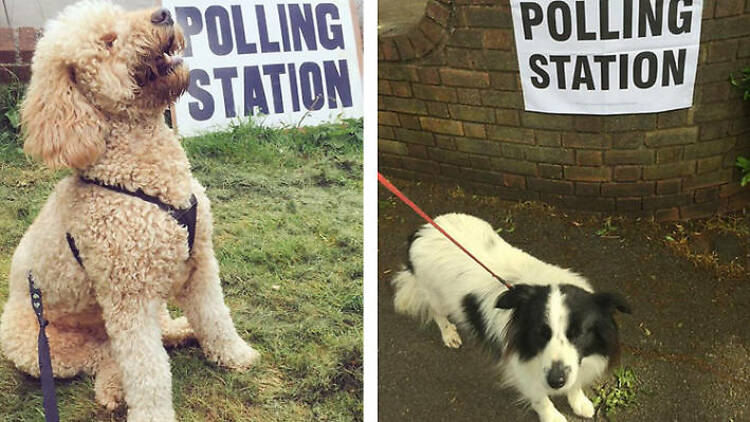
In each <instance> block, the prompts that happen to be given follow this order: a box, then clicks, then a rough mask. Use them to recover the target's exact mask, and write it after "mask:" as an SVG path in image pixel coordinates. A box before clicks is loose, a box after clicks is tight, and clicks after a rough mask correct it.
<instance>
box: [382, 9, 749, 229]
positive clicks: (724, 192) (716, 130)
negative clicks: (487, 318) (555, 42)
mask: <svg viewBox="0 0 750 422" xmlns="http://www.w3.org/2000/svg"><path fill="white" fill-rule="evenodd" d="M704 3H705V4H704V15H703V29H702V35H701V45H700V57H699V63H698V75H697V81H696V87H695V98H694V106H693V107H692V108H690V109H683V110H675V111H670V112H664V113H652V114H638V115H619V116H585V115H553V114H541V113H534V112H527V111H524V110H523V97H522V93H521V86H520V80H519V77H518V64H517V59H516V53H515V50H514V49H515V41H514V39H513V30H512V18H511V15H510V8H509V3H508V0H430V1H429V3H428V4H427V8H426V11H425V16H424V18H423V19H422V20H421V22H420V23H419V24H418V25H417V26H415V27H414V28H412V29H411V30H410V31H408V32H406V33H404V34H401V35H398V36H394V37H390V38H381V39H380V40H379V50H378V58H379V80H378V88H379V93H378V94H379V98H378V103H379V107H378V108H379V114H378V125H379V130H378V138H379V139H378V150H379V153H378V154H379V167H380V170H381V171H382V172H384V173H385V174H389V175H393V176H398V177H402V178H410V179H426V180H434V181H450V182H458V183H459V184H461V185H462V186H463V187H465V188H467V189H469V190H472V191H476V192H480V193H485V194H491V195H496V196H499V197H503V198H507V199H512V200H517V199H522V200H526V199H534V200H542V201H545V202H549V203H553V204H556V205H558V206H562V207H567V208H577V209H585V210H595V211H605V212H611V213H622V214H636V215H653V216H655V217H656V218H657V219H659V220H676V219H689V218H695V217H701V216H707V215H712V214H715V213H717V212H726V211H730V210H736V209H740V208H742V207H744V206H745V205H747V204H748V203H750V188H745V189H743V188H740V186H739V184H738V180H739V172H738V170H737V169H736V168H734V165H733V164H734V162H735V160H736V157H737V155H750V104H747V103H745V102H743V101H742V99H741V95H740V93H738V92H736V91H735V90H733V88H732V87H731V85H730V84H729V74H730V73H731V72H738V71H739V70H740V69H742V68H743V67H744V66H748V65H750V0H748V1H747V5H746V4H745V0H721V1H718V0H704Z"/></svg>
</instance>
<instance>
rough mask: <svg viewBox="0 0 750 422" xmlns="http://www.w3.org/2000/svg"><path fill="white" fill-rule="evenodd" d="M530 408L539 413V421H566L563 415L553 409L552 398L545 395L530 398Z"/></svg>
mask: <svg viewBox="0 0 750 422" xmlns="http://www.w3.org/2000/svg"><path fill="white" fill-rule="evenodd" d="M531 408H532V409H534V411H535V412H536V414H537V415H539V421H540V422H567V419H566V418H565V416H563V414H562V413H560V412H559V411H558V410H557V409H555V405H554V404H553V403H552V400H550V399H549V397H547V396H542V397H539V398H535V399H532V400H531Z"/></svg>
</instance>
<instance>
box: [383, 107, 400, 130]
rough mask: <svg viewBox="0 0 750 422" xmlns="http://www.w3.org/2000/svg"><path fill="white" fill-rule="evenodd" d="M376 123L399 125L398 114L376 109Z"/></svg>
mask: <svg viewBox="0 0 750 422" xmlns="http://www.w3.org/2000/svg"><path fill="white" fill-rule="evenodd" d="M378 124H379V125H386V126H401V123H399V120H398V114H396V113H393V112H390V111H378Z"/></svg>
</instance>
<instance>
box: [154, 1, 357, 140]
mask: <svg viewBox="0 0 750 422" xmlns="http://www.w3.org/2000/svg"><path fill="white" fill-rule="evenodd" d="M162 4H163V6H164V7H166V8H167V9H169V10H170V12H171V13H172V17H173V18H174V21H175V22H176V23H177V24H179V25H180V26H181V27H182V30H183V32H184V34H185V39H186V42H187V44H186V49H185V52H184V58H185V64H186V65H187V66H188V67H189V68H190V87H189V88H188V90H187V92H186V93H185V94H184V95H183V96H182V97H180V99H179V100H178V102H177V104H176V105H175V110H176V118H177V127H178V130H179V132H180V133H181V134H182V135H185V136H191V135H194V134H198V133H201V132H204V131H207V130H213V129H217V128H220V127H225V126H227V125H228V124H229V123H230V122H232V121H236V120H237V119H238V118H243V117H244V116H263V117H261V118H260V119H262V121H263V122H264V124H265V125H285V124H286V125H297V124H298V123H299V122H300V120H302V124H304V125H313V124H318V123H321V122H323V121H330V120H333V119H335V118H337V117H362V81H361V75H360V67H359V58H358V57H359V53H358V49H359V46H358V44H357V40H356V38H355V28H354V26H353V25H354V24H353V22H352V12H351V9H350V2H349V0H325V1H317V0H312V1H289V2H278V1H275V0H251V1H248V0H243V1H237V0H202V1H189V0H163V1H162Z"/></svg>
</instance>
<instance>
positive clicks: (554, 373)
mask: <svg viewBox="0 0 750 422" xmlns="http://www.w3.org/2000/svg"><path fill="white" fill-rule="evenodd" d="M569 372H570V367H565V366H563V363H562V362H561V361H559V360H558V361H555V362H553V363H552V368H550V370H549V372H547V384H549V386H550V387H552V388H554V389H555V390H557V389H558V388H562V386H563V385H565V383H566V382H567V380H568V373H569Z"/></svg>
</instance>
